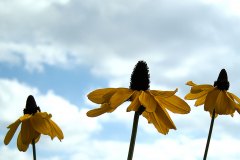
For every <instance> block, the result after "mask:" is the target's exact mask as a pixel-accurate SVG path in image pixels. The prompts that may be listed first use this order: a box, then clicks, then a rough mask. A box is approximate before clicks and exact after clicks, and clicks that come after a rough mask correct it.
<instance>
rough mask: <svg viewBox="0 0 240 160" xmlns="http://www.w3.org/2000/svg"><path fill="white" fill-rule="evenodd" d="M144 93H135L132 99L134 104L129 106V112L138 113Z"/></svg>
mask: <svg viewBox="0 0 240 160" xmlns="http://www.w3.org/2000/svg"><path fill="white" fill-rule="evenodd" d="M141 92H142V91H140V92H139V91H134V93H133V95H132V97H131V99H132V102H131V104H130V105H129V106H128V108H127V112H129V111H137V110H138V108H139V107H140V105H141V103H140V101H139V95H140V94H141Z"/></svg>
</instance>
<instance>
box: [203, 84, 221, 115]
mask: <svg viewBox="0 0 240 160" xmlns="http://www.w3.org/2000/svg"><path fill="white" fill-rule="evenodd" d="M219 93H220V90H218V89H217V88H215V89H214V90H212V91H210V92H209V93H208V94H207V97H206V100H205V103H204V110H205V111H209V112H210V113H212V112H213V110H214V107H215V104H216V101H217V97H218V94H219ZM216 113H217V112H216Z"/></svg>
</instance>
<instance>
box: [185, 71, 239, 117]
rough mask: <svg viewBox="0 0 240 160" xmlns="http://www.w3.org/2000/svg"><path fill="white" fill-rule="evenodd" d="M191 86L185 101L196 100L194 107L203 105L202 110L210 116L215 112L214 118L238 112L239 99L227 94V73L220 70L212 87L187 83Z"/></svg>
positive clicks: (229, 93)
mask: <svg viewBox="0 0 240 160" xmlns="http://www.w3.org/2000/svg"><path fill="white" fill-rule="evenodd" d="M187 85H189V86H191V90H190V93H188V94H187V95H186V96H185V99H187V100H194V99H196V102H195V106H199V105H202V104H204V110H205V111H208V112H209V113H210V114H211V115H212V114H213V111H215V116H217V115H218V114H219V115H232V116H233V113H234V112H235V110H237V111H238V112H239V111H240V107H239V104H238V103H240V99H239V98H238V97H237V96H236V95H235V94H233V93H231V92H228V91H227V90H228V89H229V82H228V78H227V72H226V70H225V69H222V70H221V72H220V74H219V76H218V79H217V81H215V82H214V85H210V84H202V85H197V84H195V83H193V82H192V81H189V82H187Z"/></svg>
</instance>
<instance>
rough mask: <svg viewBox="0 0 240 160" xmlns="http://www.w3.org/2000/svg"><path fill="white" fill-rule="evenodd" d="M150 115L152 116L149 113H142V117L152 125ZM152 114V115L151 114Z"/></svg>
mask: <svg viewBox="0 0 240 160" xmlns="http://www.w3.org/2000/svg"><path fill="white" fill-rule="evenodd" d="M149 114H150V113H149V112H146V111H144V112H143V113H142V116H143V117H145V118H146V119H147V121H148V123H151V120H150V116H149ZM151 114H152V113H151Z"/></svg>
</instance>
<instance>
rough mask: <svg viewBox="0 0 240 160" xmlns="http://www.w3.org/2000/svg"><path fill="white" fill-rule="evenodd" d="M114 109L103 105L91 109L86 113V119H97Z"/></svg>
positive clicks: (105, 104)
mask: <svg viewBox="0 0 240 160" xmlns="http://www.w3.org/2000/svg"><path fill="white" fill-rule="evenodd" d="M113 110H114V109H112V108H111V107H110V106H109V104H107V103H104V104H102V105H101V107H100V108H96V109H92V110H90V111H88V112H87V116H88V117H97V116H100V115H102V114H104V113H106V112H112V111H113Z"/></svg>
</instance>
